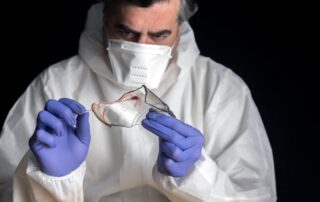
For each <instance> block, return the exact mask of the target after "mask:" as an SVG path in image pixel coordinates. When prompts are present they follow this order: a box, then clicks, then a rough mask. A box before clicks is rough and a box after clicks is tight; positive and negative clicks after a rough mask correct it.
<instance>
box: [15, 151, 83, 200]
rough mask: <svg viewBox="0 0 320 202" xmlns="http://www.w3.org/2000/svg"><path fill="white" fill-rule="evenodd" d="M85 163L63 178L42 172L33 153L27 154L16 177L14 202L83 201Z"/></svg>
mask: <svg viewBox="0 0 320 202" xmlns="http://www.w3.org/2000/svg"><path fill="white" fill-rule="evenodd" d="M85 171H86V164H85V162H84V163H82V164H81V165H80V166H79V167H78V168H77V169H76V170H74V171H73V172H71V173H70V174H68V175H66V176H62V177H54V176H49V175H46V174H45V173H43V172H41V170H40V168H39V165H38V163H37V161H36V159H35V158H34V156H33V154H32V152H31V151H29V152H27V153H26V155H25V156H24V158H23V159H22V161H21V162H20V164H19V166H18V168H17V170H16V172H15V175H14V192H13V199H14V202H23V201H26V199H28V200H27V201H30V202H38V201H39V202H40V201H48V202H56V201H73V202H82V201H83V179H84V175H85Z"/></svg>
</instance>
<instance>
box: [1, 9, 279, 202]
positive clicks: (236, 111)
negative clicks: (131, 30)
mask: <svg viewBox="0 0 320 202" xmlns="http://www.w3.org/2000/svg"><path fill="white" fill-rule="evenodd" d="M102 8H103V5H102V4H96V5H94V6H92V7H91V9H90V10H89V13H88V19H87V24H86V28H85V31H84V32H83V34H82V36H81V40H80V47H79V55H77V56H74V57H72V58H70V59H67V60H64V61H62V62H59V63H57V64H55V65H53V66H51V67H50V68H48V69H47V70H45V71H44V72H42V73H41V74H40V75H39V76H38V77H37V78H36V79H35V80H34V81H33V82H32V83H31V84H30V86H29V87H28V88H27V90H26V91H25V92H24V94H23V95H22V96H21V97H20V99H19V100H18V101H17V102H16V103H15V105H14V106H13V108H12V109H11V110H10V112H9V114H8V116H7V119H6V121H5V124H4V127H3V130H2V133H1V139H0V162H1V167H0V183H1V185H0V195H1V197H0V201H11V199H10V198H11V197H12V196H11V195H12V191H13V198H14V201H19V202H20V201H41V202H43V201H68V202H69V201H88V202H93V201H94V202H95V201H100V202H103V201H113V202H117V201H130V202H136V201H137V202H138V201H139V202H141V201H153V202H157V201H159V202H160V201H212V202H218V201H259V202H262V201H263V202H267V201H268V202H270V201H275V200H276V189H275V176H274V166H273V157H272V150H271V147H270V144H269V141H268V138H267V135H266V132H265V129H264V126H263V123H262V121H261V118H260V115H259V113H258V110H257V108H256V106H255V104H254V101H253V99H252V97H251V94H250V90H249V89H248V87H247V86H246V84H245V83H244V82H243V81H242V80H241V79H240V78H239V77H238V76H237V75H236V74H235V73H233V72H232V71H231V70H230V69H228V68H226V67H224V66H222V65H220V64H218V63H216V62H214V61H212V60H211V59H210V58H207V57H203V56H200V55H199V50H198V48H197V45H196V43H195V39H194V35H193V31H192V29H191V27H190V26H189V24H188V23H187V22H184V23H183V24H182V25H181V39H180V43H179V46H178V53H177V55H176V56H175V59H174V61H173V62H172V63H171V64H170V65H169V67H168V69H167V71H166V73H165V75H164V77H163V79H162V82H161V84H160V87H159V88H158V89H155V90H153V91H154V92H155V93H156V94H157V95H158V96H159V97H160V98H161V99H162V100H163V101H164V102H166V103H167V104H168V105H169V106H170V108H171V109H172V111H173V112H174V113H175V115H176V116H177V118H178V119H180V120H182V121H183V122H185V123H187V124H189V125H192V126H193V127H195V128H197V129H198V130H200V131H201V132H202V133H203V135H204V136H205V140H206V141H205V145H204V148H203V150H202V156H201V158H200V160H198V162H197V163H196V165H195V168H194V169H193V170H192V171H191V172H190V173H189V174H188V175H187V176H185V177H180V178H174V177H169V176H165V175H163V174H161V173H159V172H158V170H157V167H156V165H155V163H156V158H157V155H158V147H159V146H158V137H157V136H156V135H154V134H152V133H151V132H149V131H147V130H146V129H144V128H143V127H142V126H135V127H133V128H129V129H128V128H120V127H112V128H108V127H106V126H105V125H103V124H102V123H101V122H100V121H98V120H97V119H96V117H95V116H94V115H93V114H91V116H90V127H91V144H90V149H89V153H88V156H87V159H86V161H85V162H84V163H83V164H82V165H81V166H80V167H79V168H78V169H76V170H75V171H73V172H72V173H70V174H69V175H67V176H63V177H52V176H48V175H46V174H44V173H42V172H41V171H40V169H39V166H38V164H37V162H36V161H35V159H34V156H33V155H32V153H31V152H28V140H29V138H30V137H31V135H32V134H33V132H34V129H35V125H36V117H37V114H38V112H39V111H41V110H43V108H44V105H45V102H46V101H47V100H48V99H59V98H62V97H67V98H71V99H75V100H77V101H78V102H80V103H81V104H83V105H84V106H86V107H90V105H91V103H92V102H94V101H97V100H103V101H113V100H115V99H117V98H119V97H120V96H121V95H122V94H123V93H124V92H126V90H128V89H126V88H125V87H123V86H121V85H120V84H119V83H117V82H116V81H115V79H114V78H113V76H112V72H111V68H110V64H109V62H107V61H108V59H106V58H107V54H106V51H105V48H104V45H103V40H102V32H101V26H102ZM24 154H26V155H25V156H24ZM23 156H24V157H23ZM19 162H20V163H19ZM17 166H18V167H17ZM16 168H17V169H16ZM15 169H16V171H15V173H14V170H15ZM13 175H14V176H13ZM12 179H13V180H12ZM12 182H13V184H12ZM12 189H13V190H12Z"/></svg>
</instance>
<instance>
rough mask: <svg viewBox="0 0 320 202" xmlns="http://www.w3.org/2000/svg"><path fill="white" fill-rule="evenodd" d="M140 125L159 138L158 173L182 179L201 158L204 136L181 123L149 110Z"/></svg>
mask: <svg viewBox="0 0 320 202" xmlns="http://www.w3.org/2000/svg"><path fill="white" fill-rule="evenodd" d="M142 125H143V126H144V127H145V128H146V129H148V130H149V131H151V132H152V133H154V134H155V135H157V136H158V137H159V155H158V160H157V166H158V170H159V172H161V173H163V174H166V175H169V176H173V177H183V176H185V175H187V174H188V173H189V172H190V171H191V169H192V168H193V165H194V163H195V162H196V161H197V160H199V158H200V156H201V149H202V146H203V144H204V136H203V135H202V134H201V133H200V132H199V131H198V130H197V129H195V128H193V127H191V126H189V125H187V124H185V123H183V122H182V121H180V120H178V119H176V118H173V117H171V116H167V115H164V114H160V113H158V112H156V111H155V110H153V109H151V110H150V111H149V113H148V114H147V118H146V119H144V120H143V121H142Z"/></svg>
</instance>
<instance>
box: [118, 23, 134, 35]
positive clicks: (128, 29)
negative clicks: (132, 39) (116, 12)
mask: <svg viewBox="0 0 320 202" xmlns="http://www.w3.org/2000/svg"><path fill="white" fill-rule="evenodd" d="M115 28H117V29H122V30H124V31H126V32H131V33H133V34H135V35H137V34H140V32H138V31H136V30H133V29H131V28H130V27H128V26H125V25H123V24H116V25H115Z"/></svg>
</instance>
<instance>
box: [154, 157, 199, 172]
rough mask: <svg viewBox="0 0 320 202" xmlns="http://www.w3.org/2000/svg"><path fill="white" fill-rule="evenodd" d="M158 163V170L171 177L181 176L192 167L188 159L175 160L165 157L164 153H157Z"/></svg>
mask: <svg viewBox="0 0 320 202" xmlns="http://www.w3.org/2000/svg"><path fill="white" fill-rule="evenodd" d="M159 161H161V162H158V163H160V164H162V165H161V166H160V167H159V171H160V172H162V173H164V174H167V175H170V176H172V177H183V176H185V175H187V174H188V173H189V172H190V170H191V169H192V166H191V165H193V163H192V162H189V161H183V162H175V161H173V160H172V159H170V158H168V157H166V156H165V155H164V154H160V155H159Z"/></svg>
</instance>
